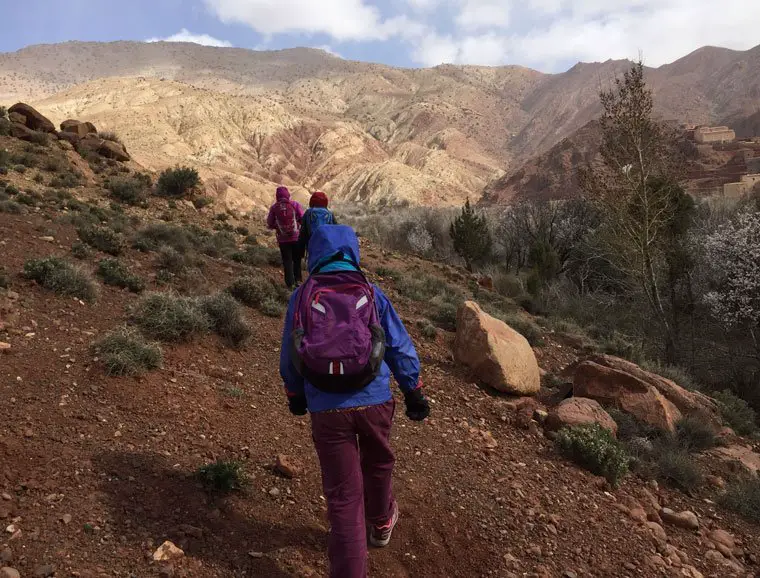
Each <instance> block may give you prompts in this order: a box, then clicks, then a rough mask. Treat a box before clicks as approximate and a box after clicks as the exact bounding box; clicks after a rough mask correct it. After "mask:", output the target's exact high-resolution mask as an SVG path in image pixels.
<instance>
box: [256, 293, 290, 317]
mask: <svg viewBox="0 0 760 578" xmlns="http://www.w3.org/2000/svg"><path fill="white" fill-rule="evenodd" d="M259 311H261V312H262V313H263V314H264V315H266V316H267V317H274V318H278V317H282V315H283V314H284V313H285V306H284V305H283V304H282V302H281V301H278V300H277V299H275V298H273V297H267V298H266V299H264V301H262V303H261V305H259Z"/></svg>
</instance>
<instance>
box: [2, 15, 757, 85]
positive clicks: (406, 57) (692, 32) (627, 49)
mask: <svg viewBox="0 0 760 578" xmlns="http://www.w3.org/2000/svg"><path fill="white" fill-rule="evenodd" d="M718 5H719V9H718V8H717V6H718ZM0 14H2V19H3V34H2V35H1V36H0V51H1V52H8V51H14V50H18V49H19V48H23V47H24V46H28V45H30V44H40V43H54V42H62V41H66V40H97V41H111V40H141V41H142V40H149V39H152V40H156V39H174V40H187V41H194V42H198V43H201V44H210V45H223V46H236V47H240V48H252V49H278V48H287V47H293V46H312V47H320V48H324V49H327V50H330V51H332V52H334V53H336V54H339V55H340V56H342V57H344V58H350V59H357V60H367V61H374V62H383V63H386V64H391V65H399V66H434V65H436V64H441V63H444V62H448V63H457V64H482V65H500V64H520V65H524V66H530V67H532V68H537V69H539V70H542V71H545V72H556V71H561V70H565V69H567V68H568V67H570V66H572V65H573V64H574V63H575V62H577V61H579V60H582V61H603V60H606V59H608V58H636V57H637V56H638V54H639V52H642V53H643V55H644V59H645V61H646V63H647V64H649V65H652V66H658V65H660V64H664V63H666V62H672V61H673V60H675V59H677V58H679V57H681V56H684V55H686V54H688V53H689V52H691V51H693V50H695V49H696V48H699V47H700V46H704V45H708V44H709V45H717V46H726V47H729V48H735V49H742V50H745V49H748V48H751V47H753V46H755V45H757V44H760V32H758V28H757V22H760V0H721V1H720V2H719V3H717V2H715V0H124V1H116V0H24V2H18V1H17V0H0Z"/></svg>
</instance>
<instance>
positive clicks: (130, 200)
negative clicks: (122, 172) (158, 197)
mask: <svg viewBox="0 0 760 578" xmlns="http://www.w3.org/2000/svg"><path fill="white" fill-rule="evenodd" d="M149 187H150V177H148V178H147V179H146V178H145V175H137V176H135V177H114V178H111V179H109V180H108V181H106V183H105V188H106V189H107V190H108V191H109V193H110V194H111V196H112V197H113V198H115V199H117V200H118V201H120V202H122V203H126V204H128V205H133V206H140V205H144V204H145V202H146V200H147V198H148V188H149Z"/></svg>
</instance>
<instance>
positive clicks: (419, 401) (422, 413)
mask: <svg viewBox="0 0 760 578" xmlns="http://www.w3.org/2000/svg"><path fill="white" fill-rule="evenodd" d="M404 402H405V403H406V417H408V418H409V419H410V420H412V421H422V420H424V419H425V418H427V417H428V416H429V415H430V403H428V400H427V399H426V398H425V395H424V394H423V393H422V389H421V388H417V389H415V390H413V391H410V392H409V393H405V394H404Z"/></svg>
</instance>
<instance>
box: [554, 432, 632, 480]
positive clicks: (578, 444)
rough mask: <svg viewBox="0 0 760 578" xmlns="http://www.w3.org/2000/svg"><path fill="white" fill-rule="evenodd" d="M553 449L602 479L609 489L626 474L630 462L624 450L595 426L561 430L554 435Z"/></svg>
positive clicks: (606, 433) (611, 436) (610, 436)
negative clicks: (607, 483) (555, 439)
mask: <svg viewBox="0 0 760 578" xmlns="http://www.w3.org/2000/svg"><path fill="white" fill-rule="evenodd" d="M557 446H558V448H559V450H560V452H561V453H562V454H563V455H564V456H565V457H567V458H569V459H571V460H573V461H574V462H576V463H578V464H579V465H581V466H582V467H584V468H586V469H587V470H589V471H590V472H592V473H594V474H596V475H599V476H604V477H605V478H606V479H607V481H608V482H609V483H610V484H612V485H613V486H617V485H619V483H620V480H621V479H622V478H623V477H624V476H625V474H626V473H627V472H628V466H629V462H630V458H629V456H628V454H627V453H626V451H625V448H624V447H623V446H622V444H620V442H618V441H617V440H616V439H615V438H614V437H613V435H612V434H611V433H610V432H609V431H608V430H607V429H605V428H603V427H601V426H600V425H599V424H596V423H594V424H584V425H580V426H575V427H571V428H563V429H562V430H560V431H559V433H558V434H557Z"/></svg>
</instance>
